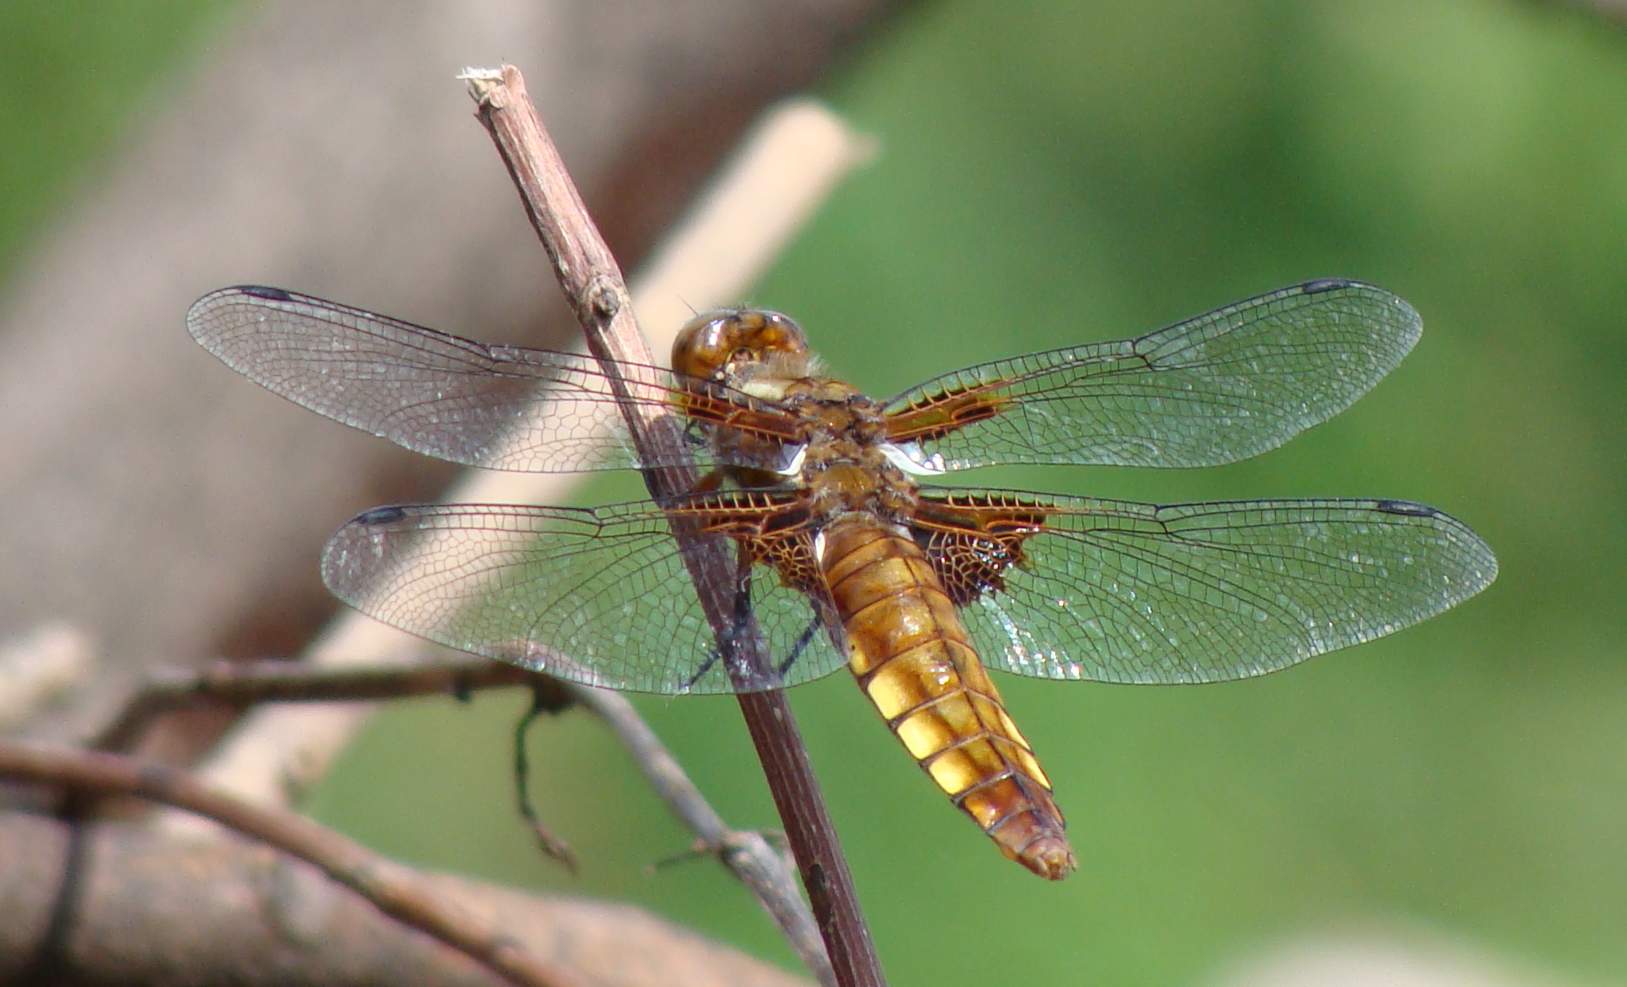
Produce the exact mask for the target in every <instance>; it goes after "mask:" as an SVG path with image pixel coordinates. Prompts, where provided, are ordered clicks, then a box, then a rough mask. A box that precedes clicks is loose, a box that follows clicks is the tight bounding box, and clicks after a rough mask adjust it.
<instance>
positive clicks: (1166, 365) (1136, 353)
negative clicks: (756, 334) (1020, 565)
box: [887, 280, 1421, 469]
mask: <svg viewBox="0 0 1627 987" xmlns="http://www.w3.org/2000/svg"><path fill="white" fill-rule="evenodd" d="M1420 329H1421V322H1420V321H1419V318H1418V313H1417V312H1415V311H1413V309H1412V307H1411V306H1409V305H1408V304H1407V303H1406V302H1404V301H1402V300H1401V299H1400V298H1397V297H1396V296H1394V295H1392V294H1390V293H1389V292H1387V291H1385V290H1383V289H1382V288H1377V287H1374V286H1373V285H1369V284H1362V283H1360V282H1356V281H1343V280H1323V281H1311V282H1307V283H1305V284H1300V285H1295V286H1293V287H1289V288H1283V289H1280V290H1278V291H1273V292H1271V293H1269V294H1265V295H1260V296H1259V297H1256V298H1251V299H1249V300H1247V301H1242V302H1237V303H1236V304H1233V305H1228V306H1226V307H1225V308H1219V309H1216V310H1214V311H1213V312H1210V313H1208V314H1207V315H1200V316H1198V317H1197V318H1195V319H1189V320H1187V321H1185V322H1179V323H1176V324H1175V325H1172V326H1170V327H1168V328H1166V329H1160V330H1158V331H1157V332H1153V333H1149V334H1148V335H1145V336H1142V337H1140V338H1138V339H1127V340H1122V341H1119V342H1109V343H1090V344H1087V345H1084V346H1071V347H1067V348H1065V349H1058V350H1049V351H1047V352H1043V353H1031V354H1029V355H1027V356H1020V357H1015V358H1013V359H1008V360H997V361H995V362H993V363H985V364H981V365H979V366H975V367H968V368H967V369H965V370H957V371H955V372H953V373H949V374H945V375H943V376H941V377H937V378H934V379H932V380H929V381H927V382H926V383H924V384H921V385H920V386H918V387H915V388H912V389H910V390H908V391H905V392H904V393H902V394H900V395H898V396H897V397H895V398H893V399H892V400H891V401H890V402H888V404H887V413H888V416H889V423H888V435H889V438H890V439H891V440H892V441H893V442H895V443H897V444H899V445H900V446H901V447H903V448H904V450H905V451H906V453H907V454H909V455H911V456H912V458H917V459H918V460H919V461H920V462H921V463H922V464H923V465H924V466H929V467H939V468H945V469H964V468H967V467H972V466H990V465H995V464H1001V463H1051V464H1064V463H1083V464H1103V465H1115V466H1212V465H1217V464H1220V463H1229V462H1234V461H1236V460H1239V459H1247V458H1248V457H1250V456H1254V455H1258V454H1259V453H1262V452H1265V451H1266V450H1268V449H1274V448H1276V447H1277V446H1279V445H1281V444H1282V443H1284V442H1286V441H1288V440H1289V439H1290V438H1292V437H1293V436H1295V435H1297V434H1298V433H1300V432H1302V431H1304V430H1305V429H1307V428H1310V427H1311V426H1312V425H1315V424H1317V423H1319V422H1322V421H1326V420H1327V419H1328V418H1330V417H1332V416H1333V415H1336V414H1338V413H1339V412H1340V411H1343V410H1344V409H1345V408H1347V407H1349V406H1350V405H1351V403H1352V402H1354V401H1355V400H1356V399H1357V398H1359V397H1361V396H1362V395H1363V394H1365V393H1367V391H1368V390H1370V389H1371V388H1372V387H1373V385H1374V384H1376V383H1378V381H1379V380H1380V378H1382V377H1383V376H1384V375H1385V374H1387V373H1389V372H1390V371H1391V370H1392V369H1394V368H1395V366H1396V364H1398V363H1400V362H1401V358H1402V357H1404V356H1406V354H1407V351H1408V350H1410V349H1411V348H1412V345H1413V343H1415V342H1416V341H1417V339H1418V334H1419V331H1420ZM934 456H941V457H942V460H941V462H939V461H937V460H935V459H934V458H933V457H934Z"/></svg>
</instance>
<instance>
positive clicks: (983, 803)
mask: <svg viewBox="0 0 1627 987" xmlns="http://www.w3.org/2000/svg"><path fill="white" fill-rule="evenodd" d="M820 566H821V568H822V570H823V571H824V575H825V579H826V583H827V585H828V586H829V587H830V591H831V597H832V599H833V602H834V603H835V605H836V609H837V612H838V613H839V614H840V615H841V619H842V623H843V625H844V626H845V628H846V630H847V639H848V666H849V667H850V668H851V669H852V670H853V675H854V678H856V679H857V680H858V683H859V687H860V688H861V689H863V690H864V692H865V695H867V696H869V697H870V701H871V702H872V703H874V704H875V706H876V709H877V710H878V711H880V713H881V716H882V719H883V720H885V721H886V723H887V726H888V728H889V729H891V730H892V731H893V733H894V734H896V735H897V736H898V739H899V740H900V741H901V742H902V743H903V744H904V747H905V749H906V750H908V751H909V753H910V756H911V757H913V758H915V760H916V761H917V762H919V763H920V765H921V767H922V768H923V769H925V771H926V773H927V774H928V775H929V776H930V777H931V778H932V780H933V781H934V782H935V783H937V785H938V787H939V788H941V789H943V790H944V792H945V794H947V795H948V796H949V798H950V800H951V801H952V802H954V803H955V804H956V805H958V806H960V808H961V809H962V810H963V811H965V812H966V814H967V815H969V816H971V817H972V819H973V821H975V822H976V823H977V824H978V826H979V827H981V828H982V829H983V831H984V832H985V833H987V834H988V835H989V837H990V838H992V839H993V840H994V842H995V843H996V845H998V846H999V847H1000V850H1001V852H1002V853H1004V854H1005V855H1006V856H1008V857H1010V858H1011V859H1013V860H1015V861H1017V862H1018V863H1020V864H1022V865H1023V866H1025V867H1027V868H1028V869H1029V870H1031V871H1033V872H1034V873H1036V874H1038V875H1040V876H1041V877H1047V878H1050V879H1052V880H1057V879H1060V878H1063V877H1066V876H1067V875H1068V874H1069V873H1071V872H1072V871H1073V869H1074V866H1075V861H1074V855H1073V849H1072V847H1070V846H1069V845H1068V840H1067V836H1066V835H1065V833H1064V828H1065V824H1064V822H1063V819H1062V813H1061V811H1060V810H1058V809H1057V807H1056V803H1055V802H1054V801H1052V799H1051V783H1050V780H1049V779H1048V778H1046V776H1045V772H1044V771H1043V770H1042V769H1041V768H1040V766H1039V761H1038V760H1037V759H1035V757H1034V752H1033V750H1032V748H1030V747H1029V746H1028V741H1027V740H1026V739H1024V738H1023V735H1022V734H1021V733H1020V732H1019V731H1018V730H1017V725H1016V724H1015V723H1013V722H1012V720H1011V717H1010V716H1009V715H1007V713H1006V710H1005V705H1004V703H1002V702H1001V700H1000V693H999V691H998V690H997V689H995V687H994V683H993V682H992V681H991V680H990V679H989V676H988V673H987V672H986V671H985V670H984V668H983V663H982V662H981V661H979V660H978V657H977V653H976V652H975V651H974V650H973V649H972V646H971V643H970V642H969V640H968V639H967V635H966V629H965V627H964V626H963V625H962V624H961V621H960V616H959V615H958V614H957V613H956V611H955V607H954V604H953V603H951V602H950V600H949V597H948V596H947V595H946V594H945V593H944V591H943V588H942V587H941V585H940V584H939V581H938V578H937V575H936V573H934V572H933V571H932V566H931V564H930V563H929V562H928V561H927V558H926V556H925V555H924V554H923V553H922V552H921V549H920V548H919V546H917V545H916V544H915V542H914V541H913V540H911V539H910V538H909V537H908V536H907V535H904V534H901V533H897V532H895V531H893V530H892V529H890V528H888V527H887V526H885V525H884V524H882V523H881V522H880V521H870V520H867V519H855V520H843V521H840V522H838V523H836V524H834V525H832V526H831V527H830V528H828V529H826V531H825V544H824V550H823V552H822V554H821V558H820Z"/></svg>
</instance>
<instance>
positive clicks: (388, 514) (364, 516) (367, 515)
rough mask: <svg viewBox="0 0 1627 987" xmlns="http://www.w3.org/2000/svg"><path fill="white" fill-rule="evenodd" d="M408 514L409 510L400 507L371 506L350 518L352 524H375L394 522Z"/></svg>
mask: <svg viewBox="0 0 1627 987" xmlns="http://www.w3.org/2000/svg"><path fill="white" fill-rule="evenodd" d="M406 516H407V512H406V511H404V510H402V509H401V508H399V507H370V508H368V509H367V510H365V511H362V512H361V513H360V514H358V515H356V516H355V517H353V518H351V519H350V523H351V524H359V525H364V526H366V525H374V524H394V523H395V522H397V521H399V520H401V519H402V518H404V517H406Z"/></svg>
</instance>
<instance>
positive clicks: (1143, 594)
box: [914, 490, 1497, 683]
mask: <svg viewBox="0 0 1627 987" xmlns="http://www.w3.org/2000/svg"><path fill="white" fill-rule="evenodd" d="M914 530H915V534H916V538H917V539H918V540H919V541H921V543H922V544H923V545H925V546H927V550H928V555H929V557H930V558H932V560H933V564H934V567H935V568H936V569H937V570H938V571H939V573H940V575H941V576H942V577H943V580H944V583H945V586H946V587H947V588H948V590H949V592H950V594H951V596H952V597H953V598H955V599H956V601H957V602H959V603H961V604H962V606H963V609H962V614H963V616H964V618H965V621H966V625H967V628H968V630H969V631H970V632H971V634H972V636H973V640H974V641H975V642H977V644H978V646H979V647H980V648H981V649H982V656H983V660H984V661H985V662H986V663H987V664H988V665H989V666H990V667H991V668H999V669H1003V670H1005V671H1008V672H1015V673H1017V674H1019V675H1031V676H1037V677H1039V678H1053V679H1093V680H1096V681H1101V682H1141V683H1181V682H1215V681H1221V680H1226V679H1239V678H1247V677H1249V676H1254V675H1263V674H1265V673H1267V672H1273V671H1276V670H1278V669H1281V668H1286V667H1288V666H1289V665H1293V664H1295V663H1297V662H1300V661H1303V660H1304V659H1306V658H1309V657H1311V656H1312V655H1319V654H1322V653H1323V652H1326V651H1333V650H1335V649H1337V648H1343V647H1347V646H1349V645H1352V644H1358V643H1360V642H1363V641H1369V640H1372V639H1373V638H1376V637H1382V636H1383V635H1385V634H1390V633H1393V632H1394V631H1397V630H1400V629H1401V628H1403V627H1407V626H1410V625H1412V624H1416V623H1418V622H1419V621H1422V620H1424V619H1426V618H1428V617H1431V616H1434V615H1435V614H1438V613H1440V612H1441V611H1443V610H1446V609H1448V608H1450V607H1452V606H1454V605H1456V604H1458V603H1461V602H1462V601H1464V600H1466V599H1468V598H1469V597H1471V596H1473V595H1474V594H1476V593H1478V592H1480V591H1481V590H1482V589H1484V588H1485V587H1486V586H1488V585H1489V584H1490V583H1491V581H1492V580H1493V579H1494V578H1496V575H1497V559H1496V557H1495V556H1493V554H1492V551H1491V549H1490V547H1488V546H1487V545H1486V543H1485V542H1484V541H1482V540H1481V539H1480V538H1479V536H1477V535H1476V534H1475V533H1474V532H1473V531H1471V530H1469V528H1468V527H1467V526H1465V525H1464V524H1463V523H1461V522H1459V521H1457V520H1455V519H1453V518H1451V517H1449V516H1448V515H1446V514H1444V513H1442V512H1440V511H1437V510H1435V509H1434V508H1431V507H1426V506H1424V505H1422V504H1414V503H1411V502H1408V501H1395V500H1245V501H1230V502H1220V503H1200V504H1175V505H1168V506H1154V505H1151V504H1136V503H1129V502H1126V501H1112V500H1092V499H1087V498H1081V497H1062V496H1054V495H1048V494H1032V493H1023V492H1017V491H986V490H966V491H939V490H933V491H931V492H930V495H929V496H927V497H925V498H923V501H922V506H921V511H920V514H919V516H918V518H917V521H916V522H915V524H914Z"/></svg>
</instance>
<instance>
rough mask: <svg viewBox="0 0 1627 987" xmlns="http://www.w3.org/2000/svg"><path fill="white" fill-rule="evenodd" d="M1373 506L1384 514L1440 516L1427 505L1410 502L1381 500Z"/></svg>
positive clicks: (1438, 512)
mask: <svg viewBox="0 0 1627 987" xmlns="http://www.w3.org/2000/svg"><path fill="white" fill-rule="evenodd" d="M1375 506H1376V507H1377V508H1378V509H1379V510H1381V511H1383V512H1384V513H1385V514H1405V515H1407V516H1408V517H1435V516H1437V515H1439V514H1440V511H1437V510H1435V508H1433V507H1430V506H1429V505H1428V504H1419V503H1415V502H1413V501H1410V500H1381V501H1379V502H1378V503H1377V504H1376V505H1375Z"/></svg>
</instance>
